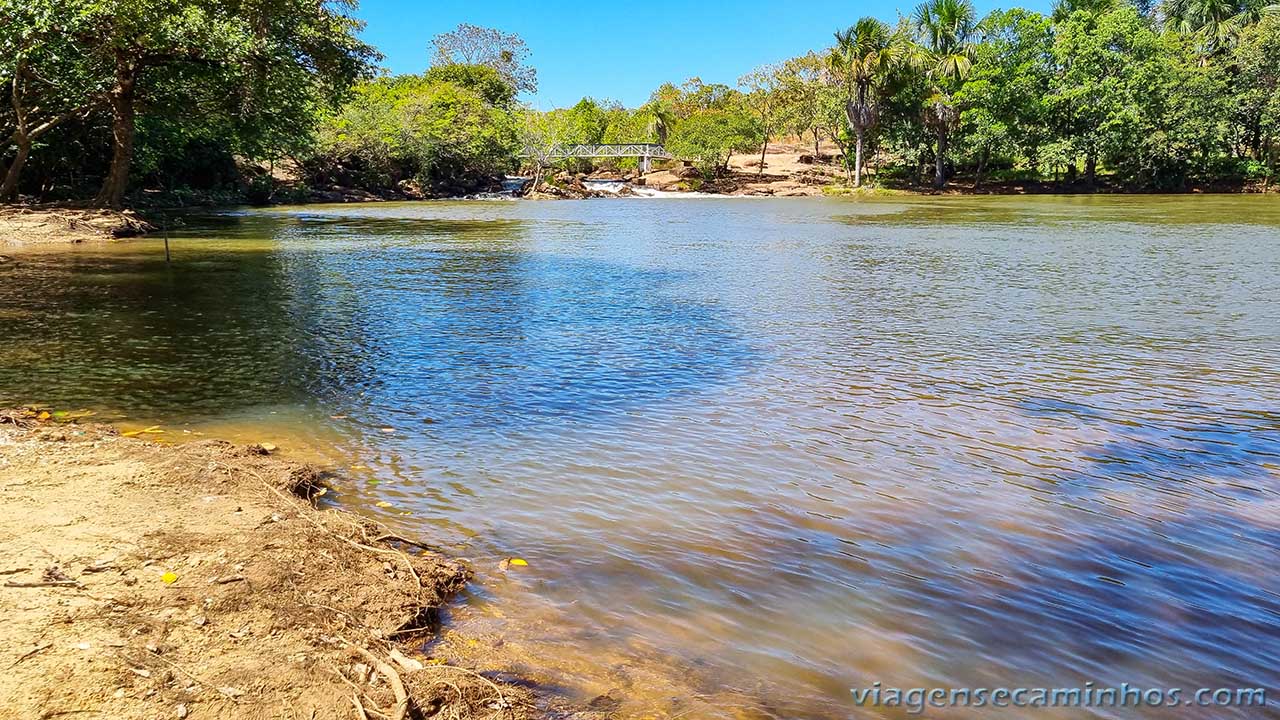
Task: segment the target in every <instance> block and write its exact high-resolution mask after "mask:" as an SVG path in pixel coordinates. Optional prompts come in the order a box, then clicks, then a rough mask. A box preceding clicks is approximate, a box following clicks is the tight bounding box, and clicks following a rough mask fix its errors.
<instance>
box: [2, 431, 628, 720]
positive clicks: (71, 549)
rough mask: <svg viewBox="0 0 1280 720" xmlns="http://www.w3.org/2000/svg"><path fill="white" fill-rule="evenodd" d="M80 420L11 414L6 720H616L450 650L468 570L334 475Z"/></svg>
mask: <svg viewBox="0 0 1280 720" xmlns="http://www.w3.org/2000/svg"><path fill="white" fill-rule="evenodd" d="M69 420H72V418H68V417H66V416H62V417H52V416H44V415H41V414H39V413H35V412H33V411H6V412H3V413H0V557H3V561H2V562H0V582H2V583H3V584H2V586H0V617H4V618H5V642H4V643H3V644H0V648H2V649H3V653H2V654H0V665H3V666H4V667H5V668H6V672H5V673H3V674H2V675H0V716H3V717H23V718H52V717H57V716H63V715H70V714H76V715H78V716H85V717H103V718H124V719H130V720H131V719H133V718H138V719H139V720H141V719H142V718H166V717H176V718H181V717H191V718H219V719H221V718H225V719H227V720H231V719H232V718H246V717H255V718H256V717H261V718H288V719H293V718H298V719H310V718H316V719H321V718H362V717H367V718H381V717H391V718H403V717H439V718H457V719H459V720H468V719H471V718H495V719H496V718H507V719H511V720H518V719H521V718H535V717H552V716H554V717H580V718H600V717H606V716H605V715H601V714H599V713H595V712H589V713H582V714H574V713H573V712H571V711H570V710H569V709H566V708H564V707H557V702H558V701H557V700H555V699H552V698H548V697H540V696H539V695H538V694H536V693H535V692H534V691H532V690H530V689H529V687H528V686H529V685H531V684H523V685H522V684H520V683H509V682H501V683H495V682H494V681H493V680H491V679H490V678H489V677H487V675H488V674H491V673H486V674H485V675H482V674H481V673H479V672H477V671H476V670H474V669H472V668H473V667H476V665H475V664H474V663H472V664H471V666H465V665H462V664H454V662H457V659H456V658H454V657H451V656H450V654H449V651H448V649H447V644H446V645H445V646H444V647H433V645H432V639H433V637H434V636H435V633H436V631H437V630H438V622H439V613H440V608H441V607H442V606H443V605H444V604H445V603H446V602H447V600H448V599H449V597H450V596H451V595H453V594H454V593H455V592H457V591H458V590H460V589H461V588H462V587H463V586H464V584H465V583H466V581H467V579H468V577H469V571H468V569H467V568H465V567H464V566H463V565H461V564H459V563H457V562H455V561H453V560H450V559H448V558H445V557H443V556H442V555H438V554H436V553H434V552H432V551H431V550H428V549H426V548H425V547H423V546H421V545H417V544H414V543H413V542H412V541H406V540H405V539H402V538H395V537H390V536H388V535H387V534H386V532H385V531H384V530H383V529H382V528H380V527H379V526H377V525H375V524H373V523H371V522H369V521H367V520H365V519H362V518H358V517H357V516H354V515H351V514H349V513H345V512H341V511H338V510H334V509H323V510H321V509H317V504H323V494H324V493H325V482H326V478H325V474H324V473H322V472H320V471H318V470H316V469H315V468H313V467H310V466H306V465H301V464H297V463H292V462H287V461H284V460H279V459H276V458H274V457H271V456H270V455H268V454H267V452H266V451H265V450H264V449H262V448H245V447H236V446H232V445H229V444H227V443H221V442H217V441H202V442H194V443H189V444H184V445H176V446H175V445H164V444H159V443H153V442H149V441H146V440H142V439H138V438H131V437H123V436H121V435H120V434H118V433H117V432H116V431H115V430H113V429H111V428H109V427H105V426H100V425H81V424H76V423H75V422H69ZM471 652H472V654H473V655H474V652H475V650H474V649H472V651H471ZM508 677H509V676H508ZM357 706H359V707H357Z"/></svg>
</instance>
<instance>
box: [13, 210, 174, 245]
mask: <svg viewBox="0 0 1280 720" xmlns="http://www.w3.org/2000/svg"><path fill="white" fill-rule="evenodd" d="M154 229H155V228H154V227H153V226H152V225H151V224H150V223H148V222H147V221H146V220H144V219H143V218H142V217H140V216H139V215H138V214H137V213H135V212H133V211H132V210H124V211H120V210H100V209H88V208H70V207H60V206H51V205H45V206H40V205H0V248H2V247H4V246H5V245H36V244H54V243H82V242H93V241H103V240H114V239H118V238H126V237H135V236H137V235H144V234H146V233H147V232H150V231H151V230H154Z"/></svg>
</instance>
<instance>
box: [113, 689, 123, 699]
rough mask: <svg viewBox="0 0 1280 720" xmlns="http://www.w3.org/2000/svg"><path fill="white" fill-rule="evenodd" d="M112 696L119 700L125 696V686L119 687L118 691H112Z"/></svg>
mask: <svg viewBox="0 0 1280 720" xmlns="http://www.w3.org/2000/svg"><path fill="white" fill-rule="evenodd" d="M112 697H114V698H115V699H117V700H119V699H120V698H122V697H124V688H117V689H116V691H115V692H114V693H112Z"/></svg>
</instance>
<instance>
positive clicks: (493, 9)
mask: <svg viewBox="0 0 1280 720" xmlns="http://www.w3.org/2000/svg"><path fill="white" fill-rule="evenodd" d="M912 2H914V0H912ZM976 4H977V6H978V11H979V13H985V12H987V11H989V10H991V9H992V8H994V7H997V6H1003V7H1011V6H1013V5H1021V6H1023V7H1027V8H1031V9H1035V10H1040V11H1046V10H1047V9H1048V7H1049V0H1024V1H1023V2H1006V3H997V2H995V1H994V0H976ZM899 7H901V8H902V10H903V12H910V9H911V7H913V4H912V3H904V4H902V5H897V4H895V3H893V2H890V1H889V0H869V1H867V2H849V1H848V0H845V1H843V2H837V1H836V0H804V1H803V2H787V1H786V0H736V1H733V2H730V1H724V0H706V1H704V2H697V1H696V0H693V1H688V2H675V1H674V0H640V1H639V2H625V3H624V2H616V1H614V0H597V1H595V2H566V1H565V0H525V1H524V2H510V1H508V0H470V1H469V2H463V1H460V0H413V1H410V0H362V2H361V3H360V10H359V13H358V14H359V16H360V17H361V18H363V19H364V20H365V21H366V22H367V23H368V27H367V28H366V29H365V33H364V39H365V41H366V42H370V43H373V44H374V45H376V46H377V47H378V49H379V50H381V51H382V53H383V54H384V55H385V56H386V59H385V60H384V61H383V64H384V65H385V66H386V67H387V68H389V69H390V70H391V71H392V72H397V73H403V72H421V71H422V70H423V69H425V68H426V66H427V63H428V61H429V59H430V57H429V52H428V49H427V48H428V45H429V43H430V42H431V38H432V36H434V35H435V34H437V33H440V32H445V31H448V30H452V29H453V28H455V27H457V25H458V23H462V22H469V23H472V24H475V25H485V26H489V27H495V28H498V29H500V30H503V31H505V32H514V33H518V34H519V35H520V36H521V37H523V38H524V40H525V42H526V43H527V44H528V45H529V48H530V50H532V52H533V56H532V63H533V65H534V67H536V68H537V69H538V85H539V88H538V94H537V95H536V96H534V97H531V98H527V99H528V100H530V101H531V102H533V104H534V105H536V106H538V107H540V108H541V109H544V110H546V109H550V108H552V107H565V106H568V105H572V104H573V103H575V102H577V101H578V100H579V99H580V98H581V97H583V96H584V95H590V96H592V97H595V98H599V99H606V98H608V99H613V100H621V101H622V102H623V103H624V104H626V105H627V106H629V107H634V106H637V105H640V104H641V103H643V102H644V101H645V100H646V99H647V98H648V97H649V93H650V92H651V91H652V90H653V89H654V88H656V87H657V86H658V85H660V84H661V83H663V82H666V81H672V82H676V83H679V82H680V81H682V80H684V79H685V78H688V77H692V76H695V75H696V76H698V77H701V78H702V79H703V80H704V81H706V82H722V83H726V84H729V85H733V84H735V83H736V81H737V78H738V77H739V76H741V75H742V74H744V73H745V72H747V71H748V70H750V69H751V68H752V67H754V66H756V65H759V64H762V63H767V62H778V61H781V60H785V59H786V58H788V57H792V56H794V55H799V54H803V53H804V52H806V51H808V50H813V49H819V48H822V47H826V46H828V45H830V43H831V34H832V33H833V32H834V31H835V30H836V29H837V28H840V27H845V26H848V25H850V24H852V23H853V22H854V21H855V20H857V19H858V18H859V17H861V16H863V15H875V16H877V17H880V18H882V19H884V20H889V21H892V20H895V19H896V18H897V9H898V8H899Z"/></svg>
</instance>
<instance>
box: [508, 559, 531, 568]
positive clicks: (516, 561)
mask: <svg viewBox="0 0 1280 720" xmlns="http://www.w3.org/2000/svg"><path fill="white" fill-rule="evenodd" d="M511 564H512V565H514V566H516V567H526V566H528V565H529V563H527V562H525V561H524V558H511Z"/></svg>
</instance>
